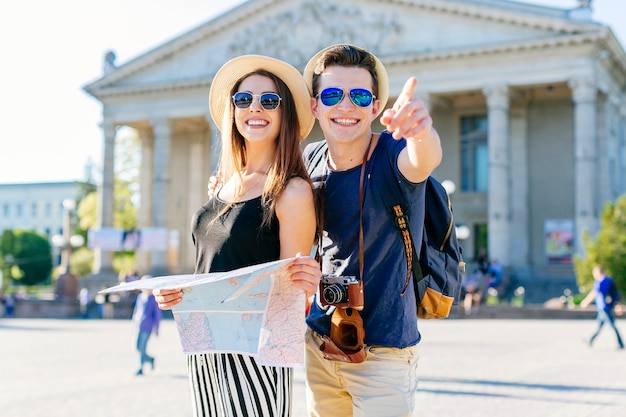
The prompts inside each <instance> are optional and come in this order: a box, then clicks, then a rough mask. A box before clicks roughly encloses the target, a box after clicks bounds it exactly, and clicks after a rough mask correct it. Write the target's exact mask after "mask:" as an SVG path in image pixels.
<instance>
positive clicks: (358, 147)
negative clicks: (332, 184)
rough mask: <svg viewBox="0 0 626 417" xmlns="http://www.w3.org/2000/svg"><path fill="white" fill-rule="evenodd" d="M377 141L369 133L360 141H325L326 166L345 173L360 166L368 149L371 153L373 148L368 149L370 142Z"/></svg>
mask: <svg viewBox="0 0 626 417" xmlns="http://www.w3.org/2000/svg"><path fill="white" fill-rule="evenodd" d="M377 139H378V137H374V135H373V134H371V133H370V134H368V135H367V136H364V137H363V138H362V139H359V140H357V141H353V142H350V143H337V142H332V141H327V142H328V165H329V166H330V168H331V169H332V170H335V171H345V170H347V169H350V168H354V167H355V166H358V165H360V164H361V163H362V162H363V156H364V155H365V152H367V150H368V149H370V153H371V150H372V149H373V148H374V146H372V147H371V148H370V141H374V142H376V140H377ZM373 145H374V144H373ZM368 159H369V155H368Z"/></svg>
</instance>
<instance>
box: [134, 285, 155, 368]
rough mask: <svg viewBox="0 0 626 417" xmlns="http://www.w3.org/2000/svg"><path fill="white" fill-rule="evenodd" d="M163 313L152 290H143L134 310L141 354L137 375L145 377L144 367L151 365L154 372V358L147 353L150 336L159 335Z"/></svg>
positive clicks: (138, 348) (138, 349)
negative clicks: (147, 364)
mask: <svg viewBox="0 0 626 417" xmlns="http://www.w3.org/2000/svg"><path fill="white" fill-rule="evenodd" d="M150 278H152V276H151V275H144V276H143V277H141V279H150ZM161 317H162V313H161V310H160V309H159V306H158V305H157V302H156V300H155V298H154V295H152V290H142V291H141V292H140V293H139V294H137V298H136V299H135V308H134V309H133V318H132V321H133V324H134V326H135V331H136V333H137V352H139V369H138V370H137V375H143V365H144V364H145V363H149V364H150V367H151V368H152V370H154V357H153V356H150V355H148V353H147V352H146V350H147V348H148V341H149V340H150V336H151V335H152V334H153V333H154V335H155V336H158V335H159V324H160V323H161Z"/></svg>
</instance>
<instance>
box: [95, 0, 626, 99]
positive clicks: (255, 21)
mask: <svg viewBox="0 0 626 417" xmlns="http://www.w3.org/2000/svg"><path fill="white" fill-rule="evenodd" d="M574 12H576V10H563V9H555V8H547V7H541V6H533V5H527V4H521V3H512V2H508V1H502V0H402V1H400V0H343V1H338V0H298V1H293V0H249V1H247V2H245V3H243V4H241V5H240V6H238V7H236V8H234V9H232V10H230V11H228V12H226V13H225V14H223V15H220V16H218V17H216V18H214V19H212V20H210V21H208V22H206V23H204V24H202V25H200V26H198V27H196V28H194V29H192V30H190V31H189V32H187V33H185V34H183V35H181V36H179V37H177V38H174V39H172V40H171V41H169V42H167V43H165V44H163V45H160V46H158V47H156V48H155V49H153V50H151V51H149V52H148V53H146V54H143V55H141V56H139V57H137V58H135V59H133V60H131V61H129V62H127V63H125V64H123V65H121V66H118V67H116V66H114V65H113V64H114V63H113V62H109V64H110V65H109V70H108V72H107V73H106V74H105V75H104V76H103V77H102V78H100V79H99V80H96V81H95V82H93V83H90V84H88V85H86V86H85V90H86V91H87V92H88V93H90V94H92V95H94V96H95V97H97V98H100V99H103V98H105V97H107V96H111V95H119V94H131V95H132V94H137V93H140V92H142V93H145V92H150V91H158V90H163V89H172V88H173V89H186V88H197V87H198V86H208V85H209V84H210V80H211V78H212V76H213V74H215V72H216V71H217V69H218V68H219V67H220V66H221V65H222V64H223V63H224V62H225V61H226V60H228V59H229V58H231V57H234V56H237V55H241V54H250V53H258V54H263V55H270V56H274V57H276V58H280V59H283V60H285V61H288V62H290V63H292V64H293V65H295V66H297V67H300V68H302V67H303V66H304V64H305V63H306V61H307V60H308V58H309V57H310V56H311V55H313V54H314V53H315V52H316V51H318V50H319V49H321V48H322V47H325V46H327V45H330V44H333V43H339V42H348V43H354V44H357V45H360V46H363V47H365V48H367V49H369V50H372V51H373V52H375V53H376V54H377V55H378V56H379V57H381V59H383V61H385V60H389V59H393V58H394V57H399V56H402V57H403V58H402V59H404V60H406V59H409V60H420V59H446V58H453V57H459V56H464V55H466V54H486V53H501V52H503V51H507V50H510V48H511V47H514V48H517V49H518V50H520V51H523V50H525V49H529V48H542V47H554V46H555V45H568V44H572V43H574V44H575V43H580V42H595V41H596V40H598V39H599V38H604V37H607V36H608V35H607V33H609V32H610V31H609V30H608V29H607V28H606V27H604V26H602V25H599V24H597V23H594V22H591V21H588V20H580V19H578V17H577V14H576V13H574ZM616 45H617V49H618V52H621V59H622V60H623V57H624V53H623V50H621V48H619V44H616ZM614 46H615V45H614ZM109 58H110V57H109ZM625 62H626V61H625Z"/></svg>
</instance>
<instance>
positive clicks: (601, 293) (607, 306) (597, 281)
mask: <svg viewBox="0 0 626 417" xmlns="http://www.w3.org/2000/svg"><path fill="white" fill-rule="evenodd" d="M592 274H593V279H594V281H593V288H592V289H591V292H589V294H587V296H586V297H585V298H584V299H583V300H582V301H581V302H580V306H581V307H582V308H585V307H587V306H588V305H589V304H590V303H591V302H592V301H594V300H595V303H596V311H597V312H598V314H597V316H596V320H597V323H598V327H597V329H596V332H595V333H594V334H593V335H592V336H591V338H589V340H587V343H589V346H591V345H593V341H594V340H595V339H596V337H598V335H599V334H600V331H601V330H602V327H604V324H605V323H608V324H609V325H610V326H611V327H612V328H613V331H615V336H617V344H618V346H619V348H620V349H624V342H623V341H622V337H621V336H620V334H619V330H617V326H616V325H615V316H614V315H613V309H615V313H616V314H617V315H618V316H621V315H622V313H623V309H622V306H621V305H620V304H619V300H620V293H619V291H618V289H617V286H616V285H615V282H614V281H613V279H612V278H611V277H609V276H608V275H606V273H605V272H604V269H603V268H602V267H601V266H598V265H596V266H594V267H593V270H592Z"/></svg>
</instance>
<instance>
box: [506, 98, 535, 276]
mask: <svg viewBox="0 0 626 417" xmlns="http://www.w3.org/2000/svg"><path fill="white" fill-rule="evenodd" d="M510 123H511V152H510V154H511V155H515V158H511V190H514V192H512V193H511V236H510V242H511V246H510V254H511V258H510V261H511V263H510V264H511V266H515V267H519V266H526V265H528V262H529V253H530V236H529V230H530V220H529V213H528V188H529V185H528V178H529V176H528V108H527V105H526V104H524V105H520V106H515V107H513V108H511V122H510Z"/></svg>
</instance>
